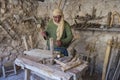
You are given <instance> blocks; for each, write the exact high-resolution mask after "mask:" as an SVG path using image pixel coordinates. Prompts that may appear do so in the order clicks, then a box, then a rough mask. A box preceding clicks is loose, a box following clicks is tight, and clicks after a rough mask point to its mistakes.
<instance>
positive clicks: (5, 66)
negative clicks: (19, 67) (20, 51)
mask: <svg viewBox="0 0 120 80" xmlns="http://www.w3.org/2000/svg"><path fill="white" fill-rule="evenodd" d="M11 64H12V67H13V68H12V69H10V70H7V69H6V68H7V67H8V65H11ZM13 71H14V73H15V74H17V71H16V65H15V64H14V62H6V63H4V64H2V73H3V77H4V78H5V77H6V73H8V72H13Z"/></svg>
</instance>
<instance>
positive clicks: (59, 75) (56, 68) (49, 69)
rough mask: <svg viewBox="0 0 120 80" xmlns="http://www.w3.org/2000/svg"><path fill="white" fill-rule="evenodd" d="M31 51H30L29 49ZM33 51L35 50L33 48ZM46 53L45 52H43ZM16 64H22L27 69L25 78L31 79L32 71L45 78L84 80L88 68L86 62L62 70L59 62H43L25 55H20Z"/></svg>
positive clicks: (46, 79) (51, 79)
mask: <svg viewBox="0 0 120 80" xmlns="http://www.w3.org/2000/svg"><path fill="white" fill-rule="evenodd" d="M28 52H29V53H30V51H28ZM32 52H33V50H32ZM43 54H44V53H43ZM15 64H16V65H18V66H21V67H22V69H24V71H25V78H24V80H30V73H31V72H34V73H36V75H38V76H40V77H41V76H45V77H44V79H45V80H82V77H81V76H82V75H83V73H84V72H85V71H86V69H87V68H88V65H87V63H86V62H83V63H82V64H81V65H79V66H76V67H75V68H72V69H70V70H67V71H65V72H64V71H62V70H61V69H60V65H59V64H54V65H50V64H41V63H39V62H38V61H35V60H31V59H29V58H27V57H25V56H19V57H18V58H17V59H16V60H15Z"/></svg>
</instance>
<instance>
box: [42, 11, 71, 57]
mask: <svg viewBox="0 0 120 80" xmlns="http://www.w3.org/2000/svg"><path fill="white" fill-rule="evenodd" d="M42 35H43V37H44V38H45V39H47V40H48V39H49V38H53V40H54V50H56V51H60V52H61V53H62V54H64V56H68V52H67V49H66V48H67V47H68V45H69V43H70V42H71V40H72V38H73V35H72V31H71V28H70V25H69V24H68V23H67V22H66V21H64V15H63V12H62V10H61V9H55V10H54V11H53V19H52V20H50V22H49V23H48V25H47V28H46V30H45V31H44V32H42ZM48 47H49V41H48Z"/></svg>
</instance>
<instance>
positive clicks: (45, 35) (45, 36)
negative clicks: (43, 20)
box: [41, 31, 47, 40]
mask: <svg viewBox="0 0 120 80" xmlns="http://www.w3.org/2000/svg"><path fill="white" fill-rule="evenodd" d="M41 34H42V36H43V37H44V39H45V40H46V39H47V33H46V32H45V31H43V32H41Z"/></svg>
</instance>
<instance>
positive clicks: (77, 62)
mask: <svg viewBox="0 0 120 80" xmlns="http://www.w3.org/2000/svg"><path fill="white" fill-rule="evenodd" d="M54 61H55V62H56V63H57V64H60V66H61V70H62V71H67V70H69V69H72V68H74V67H76V66H79V65H80V64H82V60H80V59H79V58H77V57H74V58H73V59H72V60H70V61H68V62H62V61H60V60H57V59H54Z"/></svg>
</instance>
